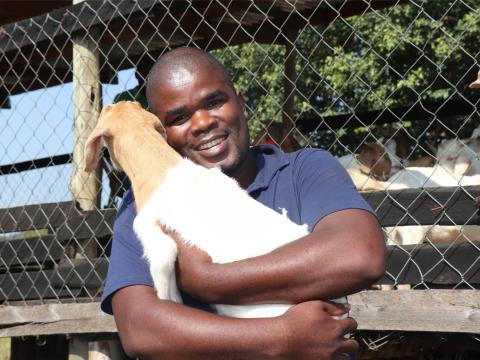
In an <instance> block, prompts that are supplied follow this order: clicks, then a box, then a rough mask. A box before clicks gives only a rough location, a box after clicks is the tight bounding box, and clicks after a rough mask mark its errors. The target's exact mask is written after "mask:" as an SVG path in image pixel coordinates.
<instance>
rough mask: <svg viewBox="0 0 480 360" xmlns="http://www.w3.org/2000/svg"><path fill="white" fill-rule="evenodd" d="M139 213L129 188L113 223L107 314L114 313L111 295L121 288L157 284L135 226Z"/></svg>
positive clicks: (104, 307)
mask: <svg viewBox="0 0 480 360" xmlns="http://www.w3.org/2000/svg"><path fill="white" fill-rule="evenodd" d="M135 215H136V211H135V202H134V201H133V199H132V194H131V191H127V192H126V194H125V197H124V199H123V200H122V204H121V205H120V207H119V209H118V212H117V218H116V219H115V224H114V226H113V240H112V251H111V254H110V264H109V267H108V273H107V279H106V283H105V290H104V292H103V295H102V301H101V308H102V310H103V311H104V312H106V313H107V314H112V302H111V297H112V295H113V294H114V293H115V292H116V291H117V290H120V289H121V288H124V287H127V286H130V285H147V286H152V287H153V281H152V278H151V276H150V270H149V267H148V263H147V261H146V260H145V259H144V257H143V248H142V245H141V243H140V241H139V240H138V238H137V236H136V235H135V233H134V231H133V228H132V224H133V220H134V218H135Z"/></svg>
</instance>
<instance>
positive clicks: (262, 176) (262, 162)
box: [247, 145, 290, 193]
mask: <svg viewBox="0 0 480 360" xmlns="http://www.w3.org/2000/svg"><path fill="white" fill-rule="evenodd" d="M250 151H252V152H253V155H254V157H255V162H256V166H257V175H256V176H255V179H254V180H253V182H252V183H251V184H250V186H249V187H248V188H247V192H248V193H252V192H254V191H256V190H260V189H264V188H267V187H268V186H269V185H270V182H271V181H272V179H273V177H274V176H275V174H276V173H277V172H278V171H279V170H281V169H282V168H284V167H285V166H287V165H288V164H290V161H289V160H288V157H287V155H286V154H285V153H284V152H283V151H282V150H280V149H279V148H278V147H276V146H274V145H258V146H254V147H252V148H250Z"/></svg>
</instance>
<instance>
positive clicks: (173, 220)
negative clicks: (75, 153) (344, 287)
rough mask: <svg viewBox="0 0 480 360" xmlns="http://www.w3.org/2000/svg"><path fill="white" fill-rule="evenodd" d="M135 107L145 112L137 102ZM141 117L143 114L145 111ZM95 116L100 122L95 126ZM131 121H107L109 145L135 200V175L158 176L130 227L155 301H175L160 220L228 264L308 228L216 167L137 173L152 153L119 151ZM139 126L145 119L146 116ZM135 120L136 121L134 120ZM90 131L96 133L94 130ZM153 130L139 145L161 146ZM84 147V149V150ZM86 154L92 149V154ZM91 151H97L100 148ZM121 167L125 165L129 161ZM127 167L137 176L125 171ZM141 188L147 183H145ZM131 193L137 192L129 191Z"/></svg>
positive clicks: (259, 311) (240, 312) (247, 310)
mask: <svg viewBox="0 0 480 360" xmlns="http://www.w3.org/2000/svg"><path fill="white" fill-rule="evenodd" d="M120 104H122V103H120ZM121 106H123V107H129V110H130V111H131V108H130V105H128V104H127V105H125V103H123V105H121ZM135 106H136V105H135ZM112 110H113V108H112V107H110V109H109V110H108V111H110V113H109V116H110V117H111V116H112V113H111V111H112ZM134 110H135V111H136V110H137V109H134ZM118 111H120V110H118ZM138 111H139V112H141V111H143V110H142V109H140V108H139V106H138ZM142 114H143V113H140V114H139V116H137V118H138V119H140V120H141V119H142ZM148 116H150V117H151V116H152V115H151V114H149V115H148ZM143 117H147V115H144V116H143ZM101 120H102V119H100V120H99V126H100V122H101ZM123 120H125V119H123ZM135 120H136V119H129V124H128V127H123V126H118V124H115V125H114V126H110V127H109V130H108V136H109V137H108V141H107V143H113V141H112V139H115V138H117V141H116V142H115V144H114V146H112V147H110V148H109V150H110V152H111V154H112V156H113V158H114V159H115V160H116V162H117V163H118V164H119V165H120V166H122V167H123V169H124V170H125V171H126V172H127V174H128V175H129V177H130V179H131V181H132V187H133V189H134V195H135V197H136V199H138V198H139V197H138V195H143V196H142V197H141V198H142V199H145V194H138V192H140V191H141V190H139V189H142V187H140V186H138V185H136V183H135V182H136V179H142V181H143V182H145V181H148V178H149V177H151V178H153V179H155V177H159V178H162V179H163V181H161V182H160V184H159V185H158V186H156V190H154V192H153V193H152V194H148V195H149V196H148V198H147V199H146V201H144V202H141V203H140V205H141V206H140V207H139V204H138V202H137V207H139V211H138V214H137V216H136V218H135V220H134V230H135V232H136V234H137V235H138V238H139V239H140V241H141V243H142V245H143V249H144V254H145V257H146V259H147V260H148V262H149V265H150V272H151V275H152V278H153V281H154V286H155V289H156V291H157V296H158V297H159V298H161V299H165V300H173V301H176V302H181V297H180V295H179V292H178V288H177V285H176V281H175V268H174V265H175V259H176V257H177V246H176V243H175V242H174V241H173V240H172V239H171V238H170V237H169V236H167V235H166V234H165V233H164V232H163V231H162V230H161V227H160V224H162V225H163V226H166V227H167V228H168V229H170V230H173V231H175V232H176V233H178V234H179V235H180V237H181V238H182V239H183V240H184V241H185V242H186V243H187V244H190V245H192V246H197V247H198V248H200V249H202V250H204V251H205V252H207V253H208V254H209V255H210V256H211V257H212V260H213V261H214V262H216V263H226V262H232V261H236V260H242V259H245V258H249V257H253V256H258V255H262V254H266V253H268V252H270V251H272V250H274V249H276V248H278V247H280V246H282V245H285V244H287V243H289V242H291V241H294V240H297V239H299V238H301V237H303V236H305V235H307V234H308V230H307V227H306V225H298V224H295V223H293V222H292V221H290V220H289V219H288V218H287V216H286V214H283V215H282V214H279V213H277V212H275V211H274V210H272V209H270V208H268V207H266V206H264V205H262V204H261V203H259V202H257V201H256V200H254V199H252V198H251V197H250V196H249V195H248V194H247V193H246V192H245V191H244V190H243V189H241V188H240V187H239V186H238V184H237V183H236V181H235V180H233V179H231V178H229V177H228V176H226V175H224V174H222V173H221V172H220V170H218V169H206V168H204V167H202V166H199V165H196V164H194V163H193V162H191V161H190V160H187V159H182V160H180V161H178V162H176V161H175V160H173V161H170V162H168V164H175V165H174V166H169V167H168V168H164V169H163V173H162V174H158V175H159V176H157V174H156V173H155V172H154V173H151V172H150V173H148V174H142V173H141V172H145V171H152V169H151V168H150V169H146V168H145V167H143V168H141V167H138V166H137V167H136V166H135V164H136V161H137V160H136V159H138V157H139V156H142V157H145V156H146V157H148V156H152V155H151V153H145V151H143V152H142V151H141V150H138V149H134V148H132V149H129V150H128V151H125V150H126V149H121V148H120V146H122V141H119V140H118V139H119V138H121V137H122V136H131V135H132V132H135V131H136V128H137V122H139V121H135ZM150 120H151V119H150ZM109 121H112V119H109ZM145 123H147V122H146V121H145ZM138 125H139V126H140V124H138ZM157 125H158V124H157ZM142 126H144V127H143V130H142V131H145V128H147V129H148V126H151V131H150V133H151V132H155V129H154V128H153V126H152V124H150V123H149V124H147V127H145V124H142ZM94 132H96V131H95V130H94ZM127 134H128V135H127ZM150 135H152V134H150ZM157 135H158V136H153V135H152V136H148V139H144V140H145V141H147V142H149V143H147V144H145V143H144V144H142V146H143V148H145V145H147V146H148V147H150V148H152V149H153V148H158V147H159V146H160V145H159V143H162V146H163V147H165V145H166V142H165V140H164V139H163V138H162V137H161V136H160V134H157ZM95 136H97V137H98V136H99V134H98V133H96V135H95ZM152 139H155V141H152ZM90 143H95V142H94V141H93V140H92V141H87V147H88V144H90ZM97 147H98V146H97ZM88 150H89V149H87V153H89V151H88ZM92 151H93V150H91V149H90V154H91V152H92ZM96 152H97V154H98V149H97V151H96ZM87 159H91V155H89V156H87ZM161 161H162V159H157V158H152V159H150V163H151V164H154V163H155V164H156V166H157V168H158V163H159V162H161ZM87 163H88V160H87ZM144 163H145V162H144ZM147 163H148V162H147ZM123 164H128V166H124V165H123ZM86 168H89V169H91V168H92V165H89V166H86ZM129 172H130V173H132V174H135V176H131V174H129ZM139 172H140V173H139ZM152 181H153V180H152ZM157 182H158V181H157ZM146 188H147V189H149V188H151V187H150V186H146ZM136 190H137V193H135V191H136ZM136 201H137V200H136ZM319 266H321V264H319ZM336 301H338V302H346V299H345V298H342V299H337V300H336ZM213 306H214V307H215V308H216V310H217V311H218V312H219V313H220V314H222V315H226V316H232V317H273V316H278V315H281V314H282V313H284V312H285V311H286V310H287V309H288V308H289V307H290V306H291V305H289V304H263V305H245V306H236V305H235V306H232V305H218V304H217V305H213Z"/></svg>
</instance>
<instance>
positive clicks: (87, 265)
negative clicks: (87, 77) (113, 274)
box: [51, 258, 108, 289]
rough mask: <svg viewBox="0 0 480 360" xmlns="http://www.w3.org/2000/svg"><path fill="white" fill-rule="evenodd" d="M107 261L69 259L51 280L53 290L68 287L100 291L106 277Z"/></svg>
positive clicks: (101, 259) (59, 267)
mask: <svg viewBox="0 0 480 360" xmlns="http://www.w3.org/2000/svg"><path fill="white" fill-rule="evenodd" d="M107 270H108V259H106V258H96V259H88V260H85V259H69V260H68V261H66V262H64V263H63V264H61V265H60V266H58V268H57V269H56V271H57V272H58V275H59V276H58V277H54V278H53V279H52V282H51V284H52V286H53V287H54V288H62V287H64V286H68V287H69V288H70V289H73V288H84V287H85V288H89V289H100V288H101V287H102V286H103V283H104V280H105V278H106V276H107Z"/></svg>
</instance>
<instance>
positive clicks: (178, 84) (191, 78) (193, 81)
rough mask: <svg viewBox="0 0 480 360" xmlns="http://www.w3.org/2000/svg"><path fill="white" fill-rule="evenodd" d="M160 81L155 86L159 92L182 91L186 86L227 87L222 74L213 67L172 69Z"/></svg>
mask: <svg viewBox="0 0 480 360" xmlns="http://www.w3.org/2000/svg"><path fill="white" fill-rule="evenodd" d="M160 79H161V80H160V81H158V82H157V84H156V86H155V88H156V90H159V91H160V92H161V91H162V90H163V91H171V90H173V91H176V90H180V91H183V90H184V89H185V88H186V87H188V86H202V87H208V88H210V87H211V88H215V89H217V88H220V87H221V88H223V87H225V86H228V82H227V80H226V79H225V76H224V74H223V72H222V71H220V70H218V69H215V68H213V67H210V68H207V67H197V68H194V69H192V68H186V67H178V68H175V69H172V70H171V71H169V72H168V74H166V75H164V76H162V77H161V78H160ZM207 91H208V90H207ZM208 92H209V91H208Z"/></svg>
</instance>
